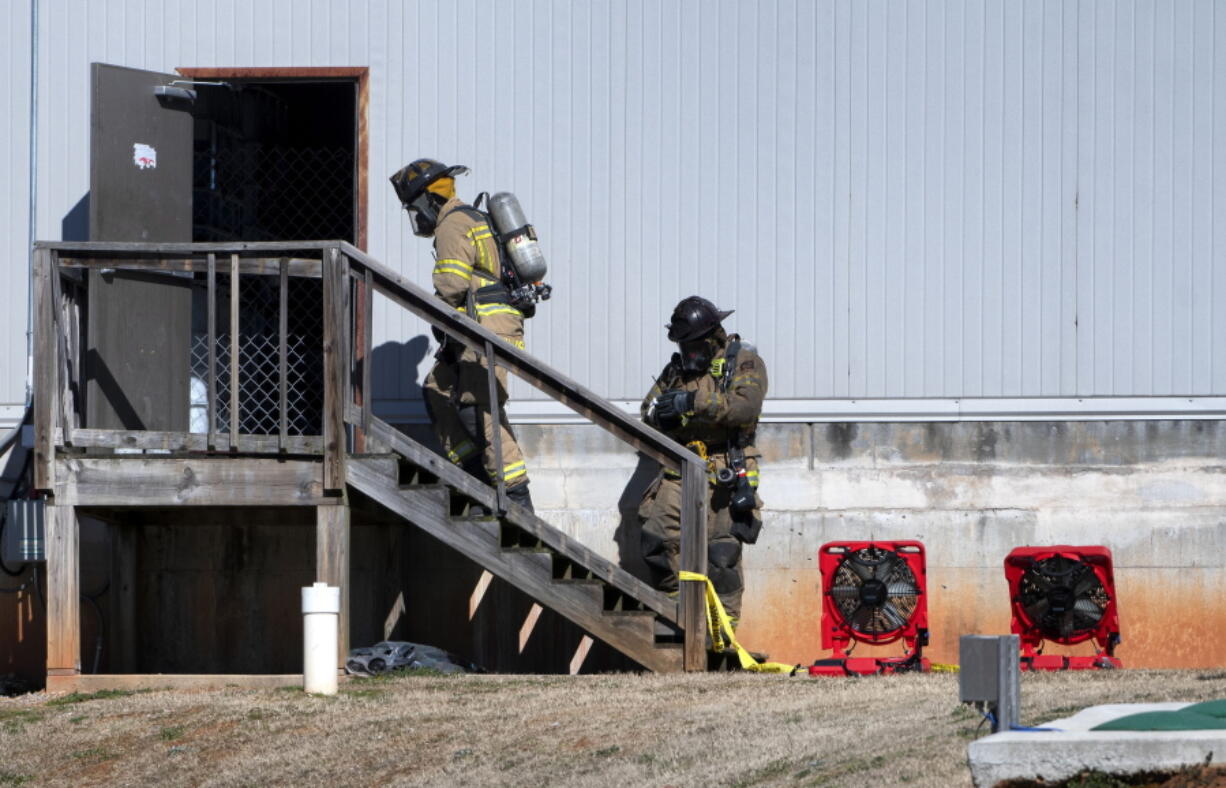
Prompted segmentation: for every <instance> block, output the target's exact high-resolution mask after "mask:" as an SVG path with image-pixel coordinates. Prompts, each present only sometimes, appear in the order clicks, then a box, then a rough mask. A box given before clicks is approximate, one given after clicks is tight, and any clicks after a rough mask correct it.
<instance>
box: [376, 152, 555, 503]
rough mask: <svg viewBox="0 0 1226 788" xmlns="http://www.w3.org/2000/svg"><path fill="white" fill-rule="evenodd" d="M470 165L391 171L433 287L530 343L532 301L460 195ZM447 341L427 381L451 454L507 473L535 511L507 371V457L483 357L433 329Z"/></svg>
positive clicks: (510, 487)
mask: <svg viewBox="0 0 1226 788" xmlns="http://www.w3.org/2000/svg"><path fill="white" fill-rule="evenodd" d="M466 172H468V168H467V167H448V166H446V165H444V164H442V163H440V162H437V161H434V160H433V159H418V160H417V161H414V162H412V163H411V164H409V165H407V166H405V167H404V168H402V169H401V170H399V171H398V172H397V173H396V174H395V175H393V176H392V178H391V181H392V185H393V186H394V187H395V189H396V194H397V196H399V198H400V202H401V204H402V205H403V206H404V208H405V210H406V211H408V213H409V219H410V221H411V222H412V225H413V233H414V234H415V235H417V236H420V237H423V238H430V237H433V238H434V257H435V261H434V273H433V284H434V292H435V295H437V296H438V297H439V298H441V299H442V300H443V301H445V302H447V303H448V304H450V305H451V306H453V307H455V308H456V309H457V310H459V311H460V312H463V313H464V314H466V315H468V316H469V317H471V318H472V319H474V320H476V321H477V322H478V323H480V324H481V325H482V326H484V327H485V328H488V329H489V330H490V331H492V332H494V333H495V334H497V335H498V336H499V337H501V338H502V339H503V340H504V341H506V342H509V343H511V344H512V345H514V346H516V347H518V348H521V349H522V348H523V347H524V317H525V313H526V316H528V317H531V316H532V313H533V310H534V307H535V305H534V304H533V303H531V302H528V303H517V304H512V299H511V292H510V290H509V289H508V288H507V287H506V286H505V285H504V284H503V281H502V278H501V273H502V267H501V265H500V256H499V248H498V242H497V240H496V238H495V235H494V232H493V228H492V227H491V226H490V221H489V219H488V217H487V216H486V214H484V213H482V212H481V211H478V210H476V209H474V208H472V207H470V206H469V205H467V204H465V203H464V202H462V201H460V199H459V198H457V197H456V193H455V176H456V175H460V174H463V173H466ZM435 338H436V339H438V340H439V342H440V343H441V347H440V348H439V351H438V353H437V354H436V355H435V364H434V368H433V369H431V370H430V374H429V375H428V376H427V377H426V384H425V387H424V390H425V393H424V396H425V402H426V410H427V412H428V414H429V416H430V421H431V423H432V424H433V426H434V431H435V433H436V434H437V435H438V439H439V441H440V443H442V445H443V450H444V451H445V452H446V453H447V457H448V458H449V459H450V460H451V461H452V462H453V463H455V464H456V465H459V466H461V467H462V468H464V469H465V470H466V471H468V472H469V473H470V474H472V475H473V476H476V477H477V478H479V479H481V480H483V481H486V482H488V483H496V482H497V480H498V479H499V478H500V477H501V478H502V479H503V480H504V481H505V482H506V490H507V497H508V498H510V499H511V500H512V501H514V502H515V503H518V504H520V505H521V506H524V507H526V508H527V509H529V510H531V509H532V498H531V496H530V495H529V492H528V468H527V466H526V465H525V464H524V457H523V454H522V453H520V450H519V444H518V443H517V442H516V440H515V435H514V433H513V432H512V431H511V428H510V425H509V424H508V423H507V417H506V412H505V411H504V410H503V407H504V405H505V404H506V399H507V393H506V390H507V371H506V370H505V369H503V368H502V367H499V368H498V369H497V379H498V403H497V404H498V408H499V414H498V424H499V428H500V430H501V441H500V442H501V447H502V459H501V462H500V461H499V458H498V457H496V456H495V452H494V440H493V437H494V436H493V420H492V419H491V418H490V408H491V403H490V401H489V385H488V378H487V375H486V367H485V362H484V359H483V358H482V357H481V356H479V355H478V354H477V353H476V351H474V350H471V349H469V348H467V347H465V346H464V345H462V344H460V343H459V342H456V341H454V340H451V341H448V339H447V337H446V336H445V335H443V334H442V333H441V332H438V331H436V332H435Z"/></svg>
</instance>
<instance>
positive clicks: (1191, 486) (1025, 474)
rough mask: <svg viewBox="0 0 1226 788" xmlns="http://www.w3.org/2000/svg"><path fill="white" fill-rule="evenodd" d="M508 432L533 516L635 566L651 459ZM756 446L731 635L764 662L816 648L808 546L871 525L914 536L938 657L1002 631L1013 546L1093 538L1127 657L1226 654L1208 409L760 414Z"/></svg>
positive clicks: (1225, 516) (1216, 460)
mask: <svg viewBox="0 0 1226 788" xmlns="http://www.w3.org/2000/svg"><path fill="white" fill-rule="evenodd" d="M518 432H519V435H520V437H521V442H522V443H523V446H524V449H525V453H526V454H527V455H528V458H529V462H530V465H529V467H530V470H531V476H532V493H533V498H534V499H535V501H536V504H537V508H538V510H540V511H541V513H542V514H543V516H545V518H546V519H547V520H549V521H550V522H553V523H554V524H556V525H558V526H559V527H562V528H563V529H564V530H566V531H567V532H569V533H570V534H572V535H573V536H575V537H577V538H579V539H581V540H583V541H584V542H585V543H586V544H588V545H590V546H592V547H593V548H595V549H598V550H600V551H602V552H603V553H604V554H605V555H606V556H608V557H610V558H613V559H618V560H620V561H621V562H622V563H623V565H625V566H627V567H628V568H630V569H631V570H632V571H635V572H636V573H638V574H640V576H645V574H644V572H643V569H644V568H643V566H642V562H641V559H640V558H639V554H638V524H637V520H636V518H635V516H634V510H635V507H636V506H637V503H638V499H639V497H640V496H641V494H642V490H643V488H644V487H645V486H646V484H647V483H648V482H649V481H650V480H651V478H652V476H653V473H654V468H653V466H652V464H651V463H649V462H647V461H644V460H641V459H640V458H639V457H638V456H637V455H636V454H634V453H633V452H632V451H630V450H628V449H626V448H625V447H624V446H622V445H621V444H620V442H618V441H617V440H616V439H614V438H611V437H609V436H607V435H606V434H604V433H603V432H601V431H600V430H599V429H597V428H595V427H566V426H536V425H524V426H520V427H519V428H518ZM758 444H759V446H760V447H761V448H762V450H763V454H764V460H765V464H764V466H763V470H762V487H761V494H762V497H763V499H764V500H765V501H766V513H765V527H764V529H763V533H762V536H761V538H760V539H759V541H758V543H757V544H756V545H754V546H751V547H748V548H746V550H745V559H744V560H745V568H746V595H745V611H744V619H743V624H742V626H741V629H740V632H739V634H740V638H741V640H742V641H743V643H744V644H745V645H747V646H748V647H750V648H752V649H753V650H760V651H766V652H769V653H770V655H771V657H772V659H777V660H780V661H784V662H803V663H808V662H811V661H812V660H813V659H814V658H815V657H817V656H819V655H820V654H821V653H822V652H821V650H820V642H821V638H820V630H819V626H820V620H821V605H820V599H819V596H818V584H819V582H820V578H819V576H818V569H817V550H818V548H819V547H820V546H821V545H822V544H824V543H825V542H827V541H833V540H844V539H864V538H870V537H871V538H877V539H918V540H920V541H922V542H923V543H924V546H925V550H926V553H927V558H928V588H929V599H928V604H929V621H930V628H931V633H932V645H931V648H930V650H929V654H930V656H931V657H932V658H933V659H934V660H936V661H942V662H956V661H957V640H958V636H959V635H962V634H971V633H981V634H999V633H1006V632H1008V629H1009V600H1008V587H1007V585H1006V582H1005V577H1004V570H1003V562H1004V558H1005V556H1006V555H1007V554H1008V553H1009V551H1010V550H1012V549H1013V548H1014V547H1019V546H1023V545H1051V544H1074V545H1076V544H1102V545H1106V546H1107V547H1109V548H1110V549H1111V550H1112V552H1113V554H1114V559H1115V577H1116V583H1117V586H1118V599H1119V610H1120V622H1121V628H1122V635H1123V644H1122V645H1121V647H1120V648H1119V650H1118V651H1117V654H1118V655H1119V656H1120V657H1121V658H1122V659H1123V660H1124V663H1125V665H1127V666H1130V667H1208V666H1220V665H1223V664H1226V606H1223V605H1222V601H1221V600H1222V599H1223V598H1226V548H1224V546H1226V428H1223V427H1222V426H1221V424H1220V423H1219V422H1214V421H1164V422H1153V421H1151V422H1142V421H1130V422H1122V421H1121V422H1016V423H990V422H981V423H932V424H767V425H763V426H762V427H761V428H760V431H759V441H758ZM881 650H882V651H886V652H890V651H896V650H897V647H896V646H891V647H885V648H883V649H881ZM1058 650H1059V649H1049V651H1058ZM870 651H871V649H869V648H867V647H864V646H861V647H860V648H859V650H858V652H857V653H860V654H865V653H869V652H870ZM1066 651H1068V652H1069V653H1085V654H1088V653H1092V648H1091V647H1090V646H1089V645H1088V644H1082V645H1079V646H1076V647H1072V648H1070V649H1066Z"/></svg>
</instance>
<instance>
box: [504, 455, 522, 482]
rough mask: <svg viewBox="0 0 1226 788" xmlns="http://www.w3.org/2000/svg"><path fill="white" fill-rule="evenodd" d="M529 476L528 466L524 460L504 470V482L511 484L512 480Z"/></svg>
mask: <svg viewBox="0 0 1226 788" xmlns="http://www.w3.org/2000/svg"><path fill="white" fill-rule="evenodd" d="M527 475H528V466H527V465H526V464H524V462H523V461H522V460H521V461H520V462H513V463H511V464H510V465H508V466H506V467H505V468H503V469H502V479H503V481H508V482H509V481H511V480H512V479H518V478H519V477H520V476H527Z"/></svg>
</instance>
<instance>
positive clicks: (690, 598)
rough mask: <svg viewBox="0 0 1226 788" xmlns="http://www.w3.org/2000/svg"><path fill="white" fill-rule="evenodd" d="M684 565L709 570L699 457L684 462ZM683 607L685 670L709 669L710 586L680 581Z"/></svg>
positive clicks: (702, 572)
mask: <svg viewBox="0 0 1226 788" xmlns="http://www.w3.org/2000/svg"><path fill="white" fill-rule="evenodd" d="M680 564H681V568H682V569H684V570H685V571H687V572H695V573H697V574H700V575H706V573H707V468H706V465H705V464H704V463H702V462H701V461H699V460H697V459H687V460H684V461H683V462H682V465H681V556H680ZM678 586H679V588H680V590H681V607H680V610H679V611H678V616H677V617H678V619H679V623H680V624H681V626H682V628H683V629H684V630H685V658H684V664H685V670H686V671H702V670H706V669H707V602H706V599H707V587H706V584H705V583H701V582H697V581H686V582H682V583H679V584H678Z"/></svg>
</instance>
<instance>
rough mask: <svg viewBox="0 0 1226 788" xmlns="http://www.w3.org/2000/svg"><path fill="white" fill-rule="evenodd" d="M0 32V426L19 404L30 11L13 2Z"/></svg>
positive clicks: (25, 310)
mask: <svg viewBox="0 0 1226 788" xmlns="http://www.w3.org/2000/svg"><path fill="white" fill-rule="evenodd" d="M12 6H13V7H11V9H10V10H9V11H8V13H7V14H6V15H5V19H4V22H5V23H4V25H3V26H2V28H0V64H3V66H4V73H5V79H4V80H3V82H2V83H0V102H3V103H2V104H0V113H3V114H0V141H2V144H0V184H3V188H2V189H0V282H2V283H3V285H4V294H5V303H4V306H3V308H0V424H2V423H10V424H11V423H13V422H14V421H16V420H17V419H19V418H20V417H21V414H20V412H19V406H20V405H21V403H22V402H24V400H25V380H26V316H27V314H28V313H29V309H28V307H27V303H26V300H27V297H28V296H27V291H28V288H27V282H28V280H29V277H28V275H27V271H28V268H27V265H28V263H29V260H30V255H29V251H28V246H29V241H30V189H29V182H30V166H29V162H30V7H29V5H28V4H26V3H14V4H12Z"/></svg>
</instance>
